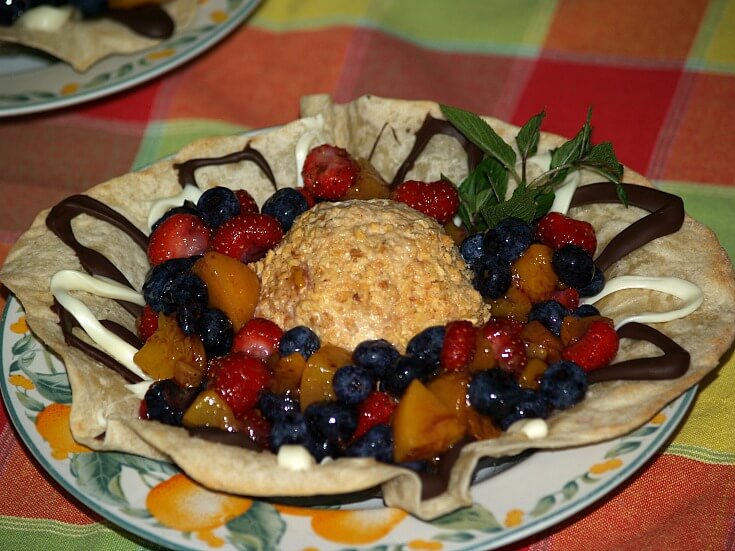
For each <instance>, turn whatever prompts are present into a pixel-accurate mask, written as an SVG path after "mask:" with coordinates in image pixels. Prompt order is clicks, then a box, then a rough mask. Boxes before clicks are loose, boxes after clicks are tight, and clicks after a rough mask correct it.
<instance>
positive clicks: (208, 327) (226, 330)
mask: <svg viewBox="0 0 735 551" xmlns="http://www.w3.org/2000/svg"><path fill="white" fill-rule="evenodd" d="M233 336H234V335H233V330H232V322H231V321H230V318H228V317H227V316H226V315H225V313H224V312H223V311H222V310H219V309H218V308H206V309H205V310H204V311H203V312H202V314H201V316H200V317H199V337H200V338H201V339H202V344H203V345H204V350H205V351H206V353H207V357H213V356H224V355H225V354H227V353H228V352H229V351H230V349H231V348H232V340H233Z"/></svg>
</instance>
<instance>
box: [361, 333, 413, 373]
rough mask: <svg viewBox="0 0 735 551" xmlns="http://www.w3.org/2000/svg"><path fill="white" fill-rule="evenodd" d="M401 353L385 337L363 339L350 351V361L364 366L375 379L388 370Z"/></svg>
mask: <svg viewBox="0 0 735 551" xmlns="http://www.w3.org/2000/svg"><path fill="white" fill-rule="evenodd" d="M400 355H401V354H400V353H399V352H398V350H397V349H396V347H395V346H393V345H392V344H391V343H389V342H388V341H386V340H385V339H376V340H368V341H363V342H361V343H360V344H358V345H357V346H356V347H355V349H354V350H353V351H352V361H353V362H355V363H356V364H357V365H359V366H362V367H365V368H366V369H367V370H368V371H370V372H371V373H372V374H373V376H374V377H375V378H376V379H381V378H383V376H384V375H385V374H386V373H387V372H388V369H389V368H390V366H391V365H393V363H395V361H396V360H397V359H398V357H399V356H400Z"/></svg>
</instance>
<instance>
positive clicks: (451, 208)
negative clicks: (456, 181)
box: [393, 180, 459, 225]
mask: <svg viewBox="0 0 735 551" xmlns="http://www.w3.org/2000/svg"><path fill="white" fill-rule="evenodd" d="M393 200H395V201H399V202H401V203H405V204H407V205H408V206H409V207H412V208H414V209H416V210H417V211H419V212H422V213H424V214H425V215H427V216H431V217H432V218H434V219H436V221H437V222H439V223H440V224H442V225H443V224H446V223H447V222H449V221H450V220H451V219H452V218H453V217H454V215H455V214H457V210H458V209H459V193H458V192H457V188H456V187H454V185H453V184H452V183H451V182H448V181H446V180H437V181H436V182H428V183H427V182H417V181H416V180H407V181H405V182H403V183H402V184H401V185H399V186H398V187H397V188H396V189H395V191H394V192H393Z"/></svg>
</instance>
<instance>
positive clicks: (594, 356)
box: [562, 321, 620, 372]
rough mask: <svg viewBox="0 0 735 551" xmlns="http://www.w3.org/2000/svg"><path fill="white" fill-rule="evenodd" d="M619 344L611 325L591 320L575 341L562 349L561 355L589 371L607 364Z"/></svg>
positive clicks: (615, 352)
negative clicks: (582, 333)
mask: <svg viewBox="0 0 735 551" xmlns="http://www.w3.org/2000/svg"><path fill="white" fill-rule="evenodd" d="M619 344H620V339H619V337H618V334H617V333H616V332H615V329H614V328H613V327H611V326H610V325H609V324H608V323H606V322H604V321H593V322H592V323H591V324H590V326H589V328H588V329H587V331H586V332H585V333H584V335H582V337H581V338H580V339H579V340H578V341H577V342H575V343H574V344H572V345H570V346H568V347H567V348H565V349H564V351H563V352H562V356H563V358H564V359H565V360H569V361H572V362H574V363H576V364H577V365H579V366H580V367H581V368H582V369H584V370H585V371H587V372H589V371H593V370H595V369H599V368H600V367H604V366H606V365H607V364H609V363H610V362H611V361H612V360H613V358H615V355H616V354H617V353H618V346H619Z"/></svg>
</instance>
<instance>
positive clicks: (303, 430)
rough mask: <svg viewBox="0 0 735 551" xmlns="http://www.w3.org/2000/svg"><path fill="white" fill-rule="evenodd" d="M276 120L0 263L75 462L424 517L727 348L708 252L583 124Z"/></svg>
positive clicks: (638, 406) (398, 118)
mask: <svg viewBox="0 0 735 551" xmlns="http://www.w3.org/2000/svg"><path fill="white" fill-rule="evenodd" d="M302 114H303V118H301V119H298V120H296V121H293V122H291V123H289V124H286V125H284V126H282V127H279V128H276V129H272V130H268V131H264V132H262V133H260V134H258V135H256V136H233V137H226V138H219V137H218V138H211V139H205V140H201V141H198V142H196V143H193V144H191V145H190V146H188V147H186V148H184V149H183V150H182V151H180V152H179V153H178V154H176V155H175V156H173V157H172V158H170V159H166V160H164V161H161V162H159V163H156V164H154V165H152V166H150V167H148V168H147V169H145V170H142V171H140V172H135V173H131V174H127V175H124V176H121V177H119V178H115V179H113V180H111V181H108V182H105V183H102V184H99V185H97V186H95V187H94V188H92V189H90V190H89V191H88V192H86V193H85V194H83V195H79V196H74V197H70V198H68V199H66V200H64V201H62V202H61V203H60V204H58V205H56V206H55V207H54V208H53V209H50V210H49V211H44V212H42V213H40V214H39V215H38V217H37V219H36V220H35V222H34V223H33V225H32V226H31V228H30V229H29V230H28V231H27V232H26V233H25V234H23V236H22V237H21V238H20V239H19V241H18V243H17V244H16V246H15V247H14V248H13V250H12V251H11V252H10V254H9V255H8V258H7V261H6V263H5V265H4V267H3V269H2V272H1V273H0V277H1V278H2V281H3V283H4V284H5V285H7V287H8V288H9V289H10V290H11V291H12V292H13V293H14V294H15V295H16V296H17V298H18V299H19V300H20V301H21V302H22V304H23V307H24V308H25V311H26V313H27V321H28V324H29V326H30V327H31V328H32V330H33V331H34V332H35V334H36V335H37V336H38V337H39V338H40V339H42V340H43V341H44V342H45V343H46V344H47V345H48V346H50V347H51V348H53V349H54V350H55V351H57V352H58V353H59V355H60V356H61V357H62V358H63V360H64V363H65V364H66V367H67V370H68V374H69V379H70V383H71V386H72V391H73V405H72V411H71V420H70V423H71V429H72V433H73V435H74V437H75V439H76V440H77V441H78V442H79V443H81V444H83V445H85V446H88V447H90V448H93V449H95V450H101V451H106V450H110V451H123V452H129V453H134V454H140V455H143V456H146V457H151V458H156V459H166V460H169V461H173V462H174V463H176V464H177V465H178V466H179V467H180V468H181V469H182V470H183V471H185V472H186V473H187V474H188V475H189V476H190V477H192V478H193V479H195V480H197V481H199V482H200V483H202V484H203V485H205V486H207V487H209V488H212V489H215V490H222V491H227V492H231V493H235V494H243V495H250V496H271V497H273V496H293V497H299V496H319V495H334V494H347V493H351V492H357V491H360V490H364V489H368V488H372V487H376V486H380V487H381V490H382V496H383V499H384V501H385V503H386V504H388V505H390V506H396V507H400V508H403V509H405V510H406V511H409V512H410V513H412V514H414V515H416V516H417V517H420V518H423V519H431V518H435V517H438V516H440V515H443V514H446V513H449V512H451V511H453V510H455V509H458V508H460V507H463V506H467V505H470V504H471V499H470V489H469V487H470V484H471V480H472V474H473V472H474V470H475V467H476V466H477V464H478V461H479V460H480V459H481V458H484V457H495V458H497V457H506V456H513V455H516V454H520V453H522V452H524V451H526V450H531V449H552V448H566V447H572V446H580V445H584V444H590V443H594V442H599V441H603V440H606V439H611V438H615V437H618V436H621V435H623V434H626V433H628V432H630V431H631V430H633V429H635V428H636V427H638V426H640V425H642V424H643V423H645V422H646V421H648V420H649V419H650V418H651V417H652V416H653V415H654V414H655V413H656V412H657V411H659V410H660V409H661V408H662V407H663V406H665V405H666V404H667V403H668V402H670V401H671V400H673V399H674V398H676V397H677V396H679V395H680V394H682V393H683V392H684V391H686V390H687V389H688V388H690V387H691V386H692V385H695V384H696V383H698V382H699V381H701V380H702V378H703V377H704V376H705V375H706V374H707V373H709V372H710V371H712V370H713V369H715V368H716V367H717V365H718V363H719V360H720V357H721V356H722V355H723V354H724V353H725V352H726V351H727V349H728V348H729V347H730V345H731V344H732V341H733V338H734V337H735V323H734V322H735V319H734V318H735V307H734V306H735V280H734V279H733V271H732V266H731V262H730V260H729V259H728V257H727V255H726V253H725V252H724V251H723V250H722V248H721V247H720V245H719V243H718V242H717V239H716V237H715V236H714V235H713V233H712V232H711V231H710V230H709V229H707V228H705V227H704V226H702V225H701V224H699V223H698V222H696V221H694V220H692V219H691V218H689V217H688V216H686V215H685V213H684V209H683V203H682V201H681V200H680V199H679V198H677V197H675V196H673V195H669V194H666V193H663V192H660V191H657V190H656V189H654V188H653V187H652V186H651V184H650V183H649V182H648V181H647V180H646V179H645V178H643V177H642V176H641V175H639V174H637V173H635V172H633V171H631V170H628V169H627V168H624V167H623V166H622V165H621V164H619V163H618V161H617V159H616V158H615V155H614V152H613V149H612V146H611V145H610V144H597V145H593V144H592V143H591V142H590V133H591V126H590V120H589V116H588V118H587V121H586V122H585V123H584V124H583V126H582V129H581V130H580V132H579V133H578V134H577V136H575V137H574V138H572V139H565V138H562V137H559V136H555V135H551V134H547V133H543V132H540V125H541V121H542V119H543V114H539V115H537V116H535V117H533V118H532V119H531V120H530V121H529V122H528V123H527V124H526V125H524V126H523V128H521V129H519V128H517V127H514V126H512V125H509V124H507V123H504V122H502V121H499V120H496V119H493V118H489V117H479V116H476V115H473V114H472V113H468V112H465V111H463V110H461V109H457V108H453V107H449V106H442V105H439V104H437V103H434V102H428V101H426V102H423V101H402V100H393V99H384V98H378V97H374V96H365V97H361V98H359V99H357V100H355V101H353V102H351V103H347V104H344V105H338V104H334V103H333V102H332V101H331V99H330V98H329V97H327V96H310V97H307V98H304V100H303V101H302ZM692 243H698V244H699V246H698V247H697V248H696V250H693V249H692ZM593 259H594V260H593Z"/></svg>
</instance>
